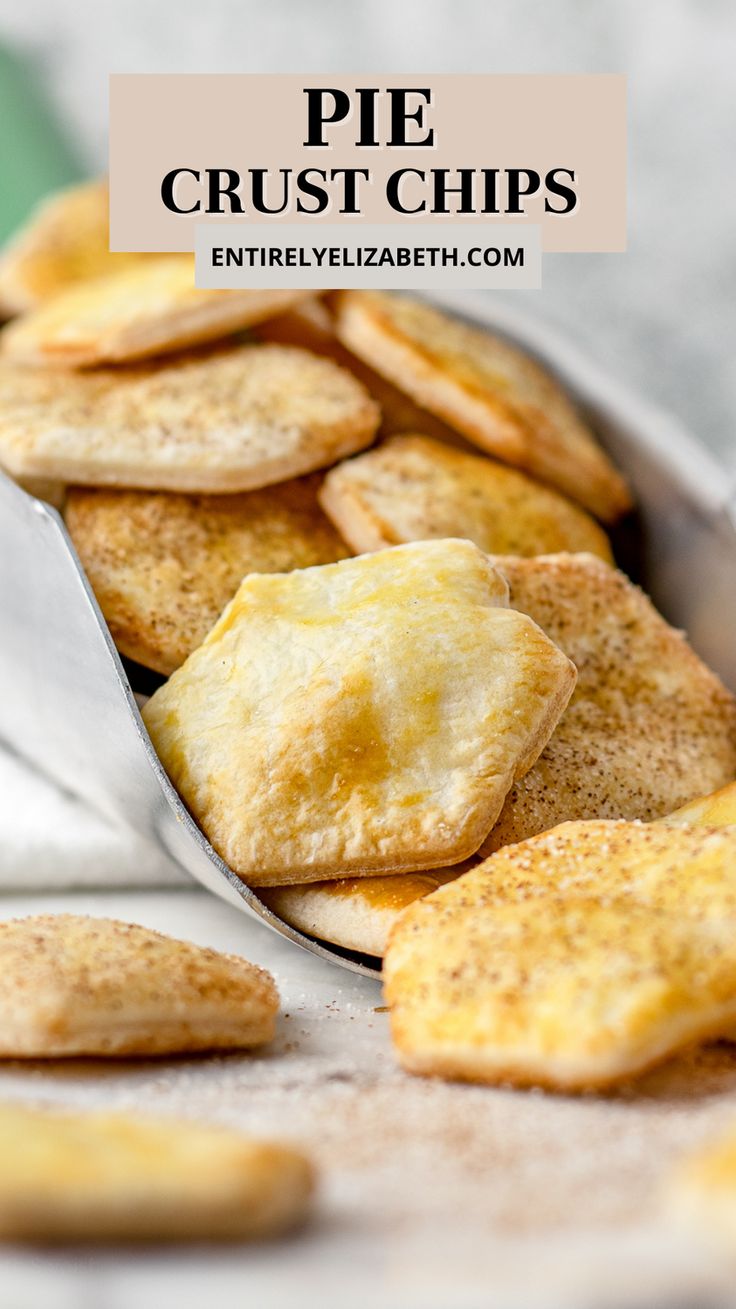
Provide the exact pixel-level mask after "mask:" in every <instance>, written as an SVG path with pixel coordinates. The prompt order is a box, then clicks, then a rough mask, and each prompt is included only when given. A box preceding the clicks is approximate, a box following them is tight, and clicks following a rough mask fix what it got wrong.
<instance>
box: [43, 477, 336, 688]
mask: <svg viewBox="0 0 736 1309" xmlns="http://www.w3.org/2000/svg"><path fill="white" fill-rule="evenodd" d="M320 481H321V478H320V477H319V476H318V475H312V476H309V477H303V478H298V479H296V480H294V481H291V482H282V483H281V484H280V485H279V486H270V487H265V488H263V489H262V490H260V491H246V492H244V493H243V494H241V495H219V496H206V495H200V496H194V495H171V494H165V493H163V492H156V491H96V490H92V489H85V488H80V487H77V488H73V489H72V490H70V492H69V496H68V500H67V506H66V524H67V527H68V529H69V533H70V535H71V538H72V540H73V542H74V545H75V548H76V551H77V554H78V555H79V557H80V559H81V561H82V564H83V566H84V569H85V572H86V574H87V577H88V578H89V581H90V583H91V585H92V589H93V590H94V593H95V595H96V597H97V601H98V603H99V605H100V608H101V610H102V612H103V614H104V616H105V619H106V620H107V624H108V626H109V628H110V632H111V634H112V637H113V640H114V641H115V644H116V645H117V647H118V649H119V650H120V651H121V653H122V654H124V655H127V656H128V657H129V658H131V659H135V660H137V661H138V663H141V664H144V665H145V666H146V667H147V668H153V669H155V670H156V671H157V672H160V673H164V674H165V675H167V676H168V674H169V673H172V672H173V671H174V669H175V668H178V667H179V665H180V664H183V662H184V660H185V659H186V658H187V655H189V654H191V652H192V650H195V649H196V648H197V646H198V645H201V643H202V641H203V640H204V638H205V636H206V635H207V633H208V632H209V630H210V628H211V627H212V626H213V624H214V623H215V621H216V620H217V618H219V616H220V614H221V612H222V610H223V609H224V608H225V605H226V604H227V603H228V601H229V600H231V599H232V597H233V596H234V594H235V592H236V591H237V589H238V587H239V585H240V583H241V581H242V580H243V577H244V576H245V575H246V573H274V572H287V571H288V570H290V569H292V568H307V567H310V566H311V565H313V564H326V563H331V562H333V561H334V560H337V559H344V558H345V557H346V556H347V555H348V554H349V553H350V552H349V550H348V549H347V547H346V545H345V543H344V541H343V540H342V539H341V538H340V537H339V536H338V534H337V532H336V530H335V529H334V527H333V526H332V524H331V522H330V521H329V519H328V518H327V517H326V516H325V515H324V514H323V513H322V510H321V509H320V507H319V504H318V502H317V488H318V486H319V485H320Z"/></svg>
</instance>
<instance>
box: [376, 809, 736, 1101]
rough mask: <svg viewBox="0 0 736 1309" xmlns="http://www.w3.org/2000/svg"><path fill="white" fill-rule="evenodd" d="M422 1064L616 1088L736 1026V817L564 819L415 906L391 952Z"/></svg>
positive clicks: (409, 1049)
mask: <svg viewBox="0 0 736 1309" xmlns="http://www.w3.org/2000/svg"><path fill="white" fill-rule="evenodd" d="M384 978H385V986H386V997H387V1002H388V1004H389V1005H390V1007H391V1021H392V1032H393V1038H394V1041H395V1044H396V1047H397V1050H398V1054H399V1058H400V1060H401V1062H402V1064H403V1065H404V1067H406V1068H407V1069H409V1070H410V1071H412V1072H418V1073H428V1074H436V1075H440V1076H447V1077H457V1078H461V1079H465V1080H470V1081H479V1082H499V1081H510V1082H514V1083H517V1084H534V1083H538V1084H541V1085H546V1086H551V1087H555V1088H558V1089H563V1090H581V1089H583V1088H586V1087H594V1086H606V1085H610V1084H612V1083H614V1082H617V1081H620V1080H622V1079H625V1078H628V1077H631V1076H633V1075H634V1074H637V1073H640V1072H641V1071H642V1070H644V1069H645V1068H648V1067H650V1066H651V1065H653V1064H655V1063H658V1062H659V1061H661V1060H664V1059H666V1058H668V1057H669V1056H670V1055H672V1054H674V1053H675V1052H676V1051H678V1050H680V1049H682V1048H683V1047H684V1046H686V1045H688V1044H689V1043H691V1042H693V1041H698V1040H705V1039H709V1038H713V1037H719V1036H726V1035H728V1034H729V1033H731V1032H732V1031H733V1029H734V1024H736V828H730V827H728V828H723V829H721V830H720V831H718V830H708V829H703V828H700V829H698V828H691V827H683V828H674V827H673V828H669V827H664V826H660V825H659V824H656V825H652V826H648V827H647V826H644V825H643V824H639V823H603V822H590V823H565V824H563V825H562V826H561V827H558V828H556V829H554V830H553V831H552V832H547V833H544V834H543V835H542V836H538V837H535V838H533V839H532V840H529V841H524V842H523V843H521V844H519V845H516V846H509V847H507V848H506V849H504V850H500V851H499V852H498V853H497V854H495V855H493V856H492V858H490V859H487V860H486V861H485V862H484V863H482V864H479V865H478V866H477V867H476V868H474V869H472V871H471V872H469V873H466V874H465V876H464V877H461V878H459V879H458V880H457V881H455V882H452V883H451V884H449V885H447V886H444V887H441V888H440V889H439V890H438V891H435V892H433V894H432V895H429V896H427V897H426V899H422V900H418V901H417V902H416V903H415V904H413V905H412V906H410V908H409V909H407V910H406V911H405V912H404V913H403V915H402V916H401V918H400V919H399V921H398V923H397V925H396V926H395V928H394V929H393V931H392V933H391V935H390V937H389V941H388V947H387V950H386V957H385V960H384Z"/></svg>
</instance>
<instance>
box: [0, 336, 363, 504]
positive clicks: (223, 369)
mask: <svg viewBox="0 0 736 1309" xmlns="http://www.w3.org/2000/svg"><path fill="white" fill-rule="evenodd" d="M378 419H379V414H378V409H377V406H376V405H375V404H374V402H373V401H372V400H371V399H370V397H369V396H368V394H367V393H366V391H365V390H364V388H363V387H362V386H361V385H360V383H359V382H357V381H356V380H355V378H354V377H351V375H350V374H349V373H347V372H345V370H344V369H342V368H338V367H337V365H336V364H333V363H332V362H331V360H329V359H320V358H318V357H317V355H312V354H309V353H308V352H307V351H306V350H297V349H293V348H287V347H286V346H276V345H272V346H268V345H239V346H231V347H229V348H227V349H223V350H218V351H208V352H206V353H202V354H188V355H183V356H180V357H179V358H176V359H172V360H168V361H166V362H163V363H161V364H159V365H158V366H150V365H149V366H145V365H144V366H142V367H139V368H131V369H124V370H121V369H100V370H98V371H95V372H90V373H69V374H65V375H64V377H63V379H60V377H59V374H58V373H55V372H52V371H51V370H48V369H29V368H19V367H18V366H17V365H16V364H13V363H11V362H9V361H8V360H2V359H0V465H2V466H3V467H5V468H7V470H8V471H9V473H10V474H11V476H13V477H29V476H32V477H43V478H51V479H54V480H58V481H62V482H67V483H74V482H77V483H80V484H82V485H85V486H118V487H128V488H136V489H139V490H141V489H142V490H152V491H182V492H188V491H194V492H209V493H218V492H221V493H225V494H232V493H234V492H236V491H250V490H255V489H257V488H259V487H261V486H268V485H270V484H272V483H274V482H283V481H286V480H287V479H289V478H291V477H299V476H301V475H302V474H303V473H309V472H312V471H313V470H314V469H316V468H324V467H327V466H328V465H329V464H333V463H335V462H336V461H337V460H338V459H342V458H343V457H344V456H345V455H348V454H354V453H355V452H356V451H357V450H362V449H364V448H365V446H367V445H370V443H371V441H372V439H373V436H374V433H375V430H376V428H377V426H378Z"/></svg>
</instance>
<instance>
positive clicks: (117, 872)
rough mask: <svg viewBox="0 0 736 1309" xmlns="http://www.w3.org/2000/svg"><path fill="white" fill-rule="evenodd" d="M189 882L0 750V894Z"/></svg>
mask: <svg viewBox="0 0 736 1309" xmlns="http://www.w3.org/2000/svg"><path fill="white" fill-rule="evenodd" d="M191 884H192V883H191V878H190V877H189V875H188V874H187V873H186V872H184V870H183V869H181V868H179V867H178V866H177V865H176V864H174V863H173V861H172V860H170V859H169V858H167V856H166V855H165V854H164V853H163V851H161V850H158V849H157V848H156V847H155V846H154V845H153V844H151V843H149V842H148V841H146V840H144V839H143V838H142V837H140V836H138V835H137V834H136V833H135V832H132V831H130V830H128V829H127V828H123V827H117V826H115V825H113V824H112V823H111V822H109V821H108V820H107V819H106V818H104V817H102V815H100V814H98V813H97V812H95V811H94V810H93V809H91V808H89V806H88V805H86V804H84V803H83V802H82V801H81V800H78V799H76V798H75V797H74V796H71V795H69V794H66V793H65V792H64V791H62V790H60V789H59V788H58V787H56V786H54V784H53V783H52V782H50V781H48V780H47V779H46V778H44V777H42V776H41V775H40V774H39V773H36V772H34V771H33V770H32V769H31V768H30V767H29V766H28V765H27V764H25V763H24V762H23V761H21V760H20V759H18V758H17V757H16V756H15V755H11V754H8V753H7V752H6V751H4V750H2V749H0V892H3V891H20V890H36V889H43V888H60V887H73V886H87V887H91V886H95V887H112V886H176V885H191Z"/></svg>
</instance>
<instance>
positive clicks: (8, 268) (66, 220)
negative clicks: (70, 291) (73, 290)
mask: <svg viewBox="0 0 736 1309" xmlns="http://www.w3.org/2000/svg"><path fill="white" fill-rule="evenodd" d="M109 228H110V222H109V196H108V189H107V181H106V180H105V179H103V178H100V179H98V180H96V181H94V182H83V183H82V184H81V186H71V187H67V188H66V189H65V190H63V191H57V192H55V193H54V195H52V196H50V197H48V198H46V199H45V200H42V201H41V203H40V204H39V205H37V206H36V208H35V209H34V210H33V212H32V213H31V215H30V217H29V219H28V221H27V222H26V223H25V225H24V226H23V227H22V228H21V230H20V231H19V232H18V233H16V235H15V236H14V237H13V238H12V239H11V240H10V241H9V242H8V244H7V245H6V246H5V248H4V250H3V252H2V255H0V310H1V311H3V312H5V313H7V314H23V313H26V312H27V311H28V310H29V309H35V308H37V307H38V305H41V304H43V303H44V302H45V301H46V300H50V299H51V298H52V296H55V295H58V293H59V292H60V291H63V290H65V289H66V287H68V286H69V285H70V284H72V283H75V282H82V281H86V280H88V279H89V278H91V277H102V276H104V275H105V274H108V273H117V272H118V271H120V270H122V269H129V268H131V267H134V266H136V265H140V264H142V263H148V262H150V261H151V260H154V259H157V260H160V258H161V256H160V255H150V254H112V253H111V252H110V230H109Z"/></svg>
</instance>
